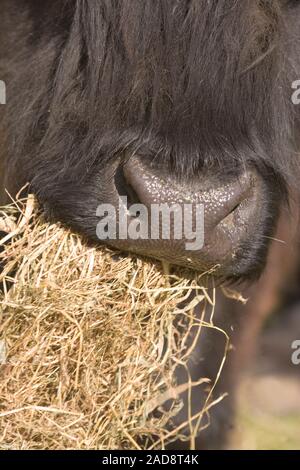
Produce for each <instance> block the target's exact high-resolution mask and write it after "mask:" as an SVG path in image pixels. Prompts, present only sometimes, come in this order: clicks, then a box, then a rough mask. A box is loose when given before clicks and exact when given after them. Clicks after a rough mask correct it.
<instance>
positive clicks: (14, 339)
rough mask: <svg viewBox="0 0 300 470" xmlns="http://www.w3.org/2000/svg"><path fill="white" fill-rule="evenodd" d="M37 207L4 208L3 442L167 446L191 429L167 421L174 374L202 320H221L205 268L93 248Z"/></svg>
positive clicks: (0, 305)
mask: <svg viewBox="0 0 300 470" xmlns="http://www.w3.org/2000/svg"><path fill="white" fill-rule="evenodd" d="M37 212H38V211H37V209H36V208H35V201H34V199H33V198H32V197H29V198H28V200H27V201H24V202H21V201H19V202H18V203H14V204H12V205H11V206H10V207H7V208H5V210H2V211H1V212H0V230H2V231H4V232H6V233H7V235H5V236H4V238H2V240H1V241H0V245H1V246H2V249H3V251H2V253H0V264H2V268H3V269H2V273H0V282H1V284H2V285H3V289H2V290H3V292H2V293H1V291H0V356H1V357H0V359H2V365H0V374H1V376H0V448H1V449H138V448H140V447H141V445H142V446H143V447H144V448H147V449H150V448H164V446H165V445H166V443H168V442H170V441H171V440H172V439H174V437H176V436H177V437H178V436H180V431H181V430H182V428H180V429H177V430H176V429H174V430H169V431H166V430H165V424H166V422H167V421H168V420H169V418H170V416H171V415H172V414H173V415H174V414H176V412H178V409H179V407H180V397H179V395H178V392H179V391H182V390H183V386H181V387H177V386H176V383H175V382H174V374H173V372H174V369H175V368H176V366H177V364H178V363H183V364H184V363H185V361H186V359H187V355H188V351H187V349H188V348H187V337H188V333H189V330H190V329H191V327H192V326H193V325H194V324H195V323H197V322H198V324H199V323H200V324H201V326H202V327H206V326H209V327H211V326H212V321H213V309H214V305H213V301H212V299H210V297H209V296H208V294H207V291H206V290H205V289H204V288H203V287H201V286H199V282H200V284H201V279H200V281H199V278H198V277H197V275H193V276H190V277H186V276H185V277H183V276H181V275H178V273H177V274H172V275H168V274H166V273H165V274H164V273H163V271H162V266H161V264H160V263H159V262H155V261H145V260H141V259H139V258H137V257H134V256H126V257H123V256H122V255H121V254H118V253H116V252H115V251H111V250H110V249H108V248H101V249H99V248H98V249H97V248H95V247H89V246H87V245H86V244H84V243H83V242H82V240H81V238H80V237H79V236H77V235H75V234H72V233H70V232H69V231H68V230H66V229H64V228H62V227H61V226H59V225H50V224H48V223H46V222H45V221H44V220H43V218H42V217H41V216H40V215H39V214H38V213H37ZM20 213H21V214H22V215H21V217H20ZM192 292H194V293H195V296H196V300H195V297H194V298H193V300H188V301H187V299H191V298H192V297H193V296H191V293H192ZM184 301H185V302H184ZM183 302H184V303H183ZM197 302H200V303H201V309H202V317H201V320H196V319H195V317H194V316H193V310H194V308H195V304H196V303H197ZM179 305H181V308H180V307H179ZM183 305H184V307H183ZM177 315H182V316H183V317H184V318H185V323H186V328H185V329H184V332H183V333H181V334H179V332H178V330H177V328H176V326H175V324H174V318H176V317H177ZM225 354H226V351H225V352H224V355H225ZM221 368H222V364H220V370H221ZM203 380H204V382H205V377H204V378H203ZM216 380H217V378H216ZM189 386H192V384H187V385H186V387H189ZM211 386H212V388H213V386H214V384H211ZM169 398H174V402H173V403H174V405H173V406H172V408H171V409H170V410H169V411H168V413H153V411H154V410H155V409H156V408H160V407H161V406H162V405H163V403H164V402H166V400H167V399H169ZM210 398H211V397H210V394H209V395H208V399H207V403H206V405H205V407H204V409H203V413H206V412H207V411H208V409H209V408H210V407H211V406H213V405H214V403H213V402H212V400H211V399H210ZM201 418H202V415H199V419H198V420H197V426H198V427H201V425H202V422H201ZM194 425H195V422H194ZM141 437H142V438H143V444H141Z"/></svg>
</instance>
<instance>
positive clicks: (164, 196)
mask: <svg viewBox="0 0 300 470" xmlns="http://www.w3.org/2000/svg"><path fill="white" fill-rule="evenodd" d="M113 186H114V190H113V193H114V196H113V199H114V208H115V210H116V230H115V231H114V235H116V233H115V232H117V233H118V229H119V228H120V226H121V225H122V227H121V229H122V230H121V231H122V236H121V237H118V234H117V235H116V236H114V237H111V238H110V237H109V236H108V237H106V238H105V240H102V241H105V243H108V244H109V245H110V246H113V247H116V248H118V249H121V250H122V251H127V252H132V253H135V254H138V255H142V256H147V257H151V258H155V259H158V260H162V261H165V262H167V263H170V264H172V265H178V266H183V267H185V268H188V269H192V270H195V271H198V272H202V273H203V272H206V271H210V272H211V271H213V272H214V273H215V275H216V276H217V277H220V278H222V279H224V278H226V279H233V280H239V279H241V278H244V277H249V276H253V274H254V273H255V275H257V274H258V273H259V272H260V270H261V268H259V267H260V266H263V264H264V260H265V258H266V253H267V246H268V243H267V238H268V236H270V235H271V234H272V230H273V224H272V223H270V217H269V218H268V217H267V213H268V212H269V211H270V208H269V202H268V198H267V197H266V194H267V188H266V185H265V182H264V179H263V178H262V177H261V176H260V175H259V174H258V172H257V171H256V170H254V169H253V168H251V169H248V170H245V171H243V172H240V173H239V174H238V175H236V176H235V177H231V178H229V179H227V180H226V181H217V180H216V179H213V178H211V179H209V178H207V177H206V178H205V180H204V179H202V180H201V178H199V181H198V182H197V181H193V182H189V183H183V182H182V181H178V180H174V179H172V178H171V177H170V176H168V175H166V174H164V173H160V172H159V171H155V170H153V169H152V168H150V167H148V166H145V165H144V164H143V163H142V162H141V161H140V160H139V159H138V158H135V157H132V158H131V159H129V160H128V161H126V163H124V164H123V165H120V166H118V168H117V171H116V172H115V174H114V179H113ZM158 207H160V209H164V208H167V210H169V212H167V215H168V216H169V219H168V220H169V226H167V222H166V220H167V219H164V218H163V215H162V213H161V212H160V213H159V217H158V218H156V219H155V218H154V217H153V210H154V212H155V213H156V215H157V213H158V212H159V209H158ZM173 209H174V210H173ZM165 215H166V214H165ZM185 215H186V217H187V219H188V221H189V223H190V232H189V231H188V230H186V231H185V230H184V216H185ZM274 218H275V217H274ZM101 220H102V221H103V219H101ZM105 220H106V222H108V223H109V218H108V219H105ZM265 221H267V222H268V223H265ZM179 225H180V226H181V229H182V231H181V236H180V233H179V232H180V230H178V227H179ZM164 230H165V232H164ZM153 233H154V234H155V236H154V237H153ZM166 233H167V235H166ZM193 237H194V238H193ZM99 238H101V237H99Z"/></svg>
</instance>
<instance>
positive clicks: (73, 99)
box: [0, 0, 300, 448]
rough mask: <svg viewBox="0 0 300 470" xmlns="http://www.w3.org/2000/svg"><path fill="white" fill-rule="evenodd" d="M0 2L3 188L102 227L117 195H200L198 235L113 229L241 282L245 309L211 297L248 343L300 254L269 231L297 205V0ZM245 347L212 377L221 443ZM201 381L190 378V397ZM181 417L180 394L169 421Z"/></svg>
mask: <svg viewBox="0 0 300 470" xmlns="http://www.w3.org/2000/svg"><path fill="white" fill-rule="evenodd" d="M0 10H1V20H2V21H1V30H0V79H1V80H2V81H3V83H5V85H6V93H7V97H6V104H5V105H3V104H2V105H0V113H1V116H0V135H1V149H0V162H1V169H2V172H1V179H2V182H1V185H0V186H1V191H2V201H3V202H4V201H5V198H6V195H7V193H9V194H10V195H15V194H17V193H18V192H19V191H20V190H21V189H23V192H24V191H27V192H28V191H29V192H31V193H33V194H35V195H36V197H37V199H38V201H39V203H40V205H41V207H42V208H43V210H44V213H45V215H46V216H47V217H48V218H49V220H56V221H60V222H61V223H63V224H65V225H66V226H68V227H70V228H71V229H72V230H74V231H76V232H79V233H80V234H82V235H83V236H84V237H85V238H86V239H87V240H91V241H96V242H99V237H98V236H97V231H96V227H97V224H98V222H99V214H98V213H97V208H98V207H99V206H101V205H102V204H104V205H105V204H110V205H111V206H112V207H113V208H115V209H116V211H119V210H120V209H119V208H118V207H119V206H118V204H119V201H120V198H121V197H122V198H124V197H126V201H127V202H126V204H128V207H126V209H130V206H131V205H133V204H136V203H139V204H142V205H144V206H145V207H147V208H150V207H151V205H152V204H157V203H162V204H167V205H168V204H169V205H171V204H177V205H179V208H180V207H183V205H184V204H185V203H188V204H190V205H192V206H193V207H194V208H195V206H196V205H197V206H200V205H201V206H203V207H204V244H203V246H201V247H200V248H199V247H198V249H195V250H189V249H187V247H186V243H185V241H186V240H184V237H182V238H181V239H176V238H175V237H170V238H169V239H165V238H163V237H161V236H159V237H157V238H155V239H136V238H135V239H130V238H125V239H109V238H108V239H107V240H106V243H109V244H111V245H112V246H114V247H117V248H121V249H122V250H124V251H125V252H126V251H127V252H134V253H137V254H138V255H146V256H150V257H154V258H157V259H161V260H163V261H165V262H168V263H171V264H174V265H181V266H184V267H187V268H191V269H193V270H197V271H199V272H205V271H207V270H211V269H213V270H214V275H215V279H216V282H218V285H224V283H225V284H226V283H231V284H235V283H238V284H241V285H242V286H243V285H244V284H245V285H247V289H250V290H248V291H247V292H251V295H252V300H251V301H250V306H247V307H245V311H246V312H248V314H247V315H241V314H240V313H239V312H238V310H239V308H237V307H236V305H235V304H233V303H232V301H231V300H230V299H227V300H226V301H223V303H222V304H221V302H220V304H218V303H217V305H219V306H218V308H217V310H218V311H217V312H216V315H217V318H218V321H219V322H220V324H221V325H222V326H223V327H224V329H226V330H227V331H228V330H230V329H234V335H233V336H234V340H233V341H234V342H235V344H236V345H237V347H238V345H239V346H240V349H239V351H241V352H240V353H239V356H243V355H247V353H245V351H246V350H248V349H251V347H252V345H253V344H254V341H255V335H256V334H257V332H258V331H259V328H260V325H261V323H262V319H263V318H264V317H265V316H266V315H267V312H269V311H270V310H272V309H273V308H274V304H275V303H276V302H277V300H276V302H274V298H275V297H276V298H277V297H278V296H279V293H280V292H281V290H282V287H281V281H282V278H283V277H285V278H286V279H289V277H288V276H291V277H293V279H295V276H296V272H297V266H298V258H297V254H294V255H293V254H291V253H290V251H292V250H289V248H288V250H287V251H284V248H283V247H282V246H281V245H280V244H276V239H277V238H284V239H285V240H287V241H288V247H290V244H291V243H292V238H293V237H292V235H291V234H292V232H293V230H292V228H291V229H287V225H286V221H287V219H290V220H292V221H293V222H294V225H296V224H295V220H296V219H297V200H298V199H297V198H298V185H299V183H298V178H299V174H300V172H299V163H300V158H299V125H300V122H299V118H300V106H298V100H297V97H298V95H297V91H298V89H297V83H298V80H299V79H300V28H299V26H300V1H299V0H243V1H237V0H43V1H42V2H41V1H38V0H0ZM24 188H25V189H24ZM295 202H296V203H295ZM97 214H98V215H97ZM191 214H192V223H194V222H195V220H194V217H196V216H195V211H194V210H192V212H191ZM157 223H158V224H159V222H157ZM154 224H155V222H153V223H152V225H153V227H152V228H157V227H155V226H154ZM292 225H293V224H291V227H292ZM173 228H174V227H173ZM296 232H297V230H295V233H296ZM293 233H294V232H293ZM272 240H273V243H272ZM287 253H288V254H289V256H287ZM283 254H284V258H285V259H284V263H282V261H281V260H282V256H283ZM274 266H275V267H274ZM277 268H278V269H277ZM262 273H263V274H262ZM279 273H280V274H281V275H279ZM283 273H286V276H284V275H283ZM261 275H262V277H261V278H260V276H261ZM259 279H260V280H259ZM250 285H252V287H248V286H250ZM245 318H247V325H245V323H246V321H245ZM201 341H202V342H201V344H199V345H197V347H196V351H197V354H198V360H197V358H196V359H195V357H194V358H193V360H191V361H190V363H189V368H190V371H189V372H190V375H191V377H192V378H193V379H194V380H197V379H199V377H210V376H213V374H214V373H215V370H216V364H217V362H218V360H219V355H220V351H222V344H221V340H220V338H219V337H218V334H217V332H211V331H210V332H208V333H206V335H205V337H204V338H202V339H201ZM236 356H237V355H236ZM236 356H235V357H236ZM203 358H205V360H202V359H203ZM238 363H239V361H237V360H236V358H235V359H234V358H232V359H230V360H229V361H228V365H227V366H226V367H225V369H224V371H223V374H222V377H221V380H220V382H219V384H218V388H217V390H216V393H217V394H218V393H220V394H221V393H223V392H226V391H229V398H228V399H225V400H224V402H222V403H221V404H220V405H218V407H216V408H215V409H216V411H214V409H213V410H212V413H211V425H210V426H209V427H208V428H207V430H205V431H204V432H202V433H200V434H199V436H197V437H196V443H195V446H196V447H197V448H222V447H224V446H225V445H226V439H227V436H228V432H229V430H230V428H231V425H232V415H233V409H234V403H233V402H234V400H233V397H234V389H235V385H234V384H235V382H236V377H237V376H238V372H239V369H240V368H241V366H239V365H238ZM183 376H184V371H179V373H178V380H179V381H182V380H184V377H183ZM202 395H203V393H202V391H201V390H200V389H199V388H197V387H196V388H195V390H194V391H193V396H192V407H193V412H194V413H197V411H199V409H200V407H201V406H202V404H203V396H202ZM186 417H187V408H186V406H185V407H184V408H183V409H182V410H181V411H180V413H179V414H178V416H177V417H176V419H177V421H178V422H177V423H176V424H180V423H181V422H184V421H185V419H186ZM187 445H188V444H187V443H186V442H184V441H176V442H175V443H173V447H175V448H185V447H186V446H187Z"/></svg>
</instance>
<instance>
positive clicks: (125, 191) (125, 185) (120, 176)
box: [115, 166, 141, 209]
mask: <svg viewBox="0 0 300 470" xmlns="http://www.w3.org/2000/svg"><path fill="white" fill-rule="evenodd" d="M115 187H116V190H117V192H118V194H119V196H120V197H126V202H127V209H129V208H130V206H131V205H132V204H139V203H140V202H141V201H140V198H139V196H138V195H137V193H136V191H135V190H134V188H133V187H132V185H131V184H130V182H129V181H128V180H127V179H126V177H125V174H124V169H123V166H119V167H118V169H117V171H116V173H115Z"/></svg>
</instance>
